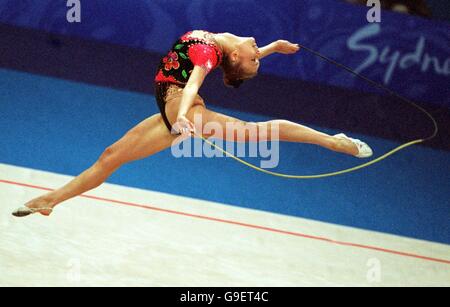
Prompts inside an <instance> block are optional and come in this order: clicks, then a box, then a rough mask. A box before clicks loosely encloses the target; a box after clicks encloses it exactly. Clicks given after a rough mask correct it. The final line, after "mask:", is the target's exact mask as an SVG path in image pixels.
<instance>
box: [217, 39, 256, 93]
mask: <svg viewBox="0 0 450 307" xmlns="http://www.w3.org/2000/svg"><path fill="white" fill-rule="evenodd" d="M221 35H222V36H221V38H222V39H225V40H226V41H225V42H226V44H224V45H223V47H224V48H223V61H222V64H221V68H222V70H223V73H224V75H223V81H224V83H225V85H227V86H231V87H234V88H238V87H239V86H240V85H241V84H242V82H244V81H245V80H248V79H251V78H253V77H255V76H256V75H257V74H258V70H259V66H260V62H259V56H260V51H259V49H258V45H257V43H256V40H255V38H254V37H239V36H236V35H233V34H230V33H223V34H221ZM222 42H223V41H222Z"/></svg>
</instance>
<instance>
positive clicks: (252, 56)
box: [237, 37, 260, 79]
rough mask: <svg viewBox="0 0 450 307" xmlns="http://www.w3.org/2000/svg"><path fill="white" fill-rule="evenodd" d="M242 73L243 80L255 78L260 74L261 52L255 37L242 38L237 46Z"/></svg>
mask: <svg viewBox="0 0 450 307" xmlns="http://www.w3.org/2000/svg"><path fill="white" fill-rule="evenodd" d="M237 51H238V61H239V65H240V68H241V69H240V73H241V76H242V78H243V79H250V78H253V77H254V76H256V75H257V74H258V69H259V66H260V63H259V56H260V51H259V49H258V45H257V44H256V40H255V38H254V37H240V38H239V43H238V44H237Z"/></svg>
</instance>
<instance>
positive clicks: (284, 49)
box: [276, 40, 300, 54]
mask: <svg viewBox="0 0 450 307" xmlns="http://www.w3.org/2000/svg"><path fill="white" fill-rule="evenodd" d="M299 50H300V46H299V45H298V44H293V43H291V42H288V41H286V40H278V41H277V42H276V51H277V52H278V53H282V54H293V53H296V52H297V51H299Z"/></svg>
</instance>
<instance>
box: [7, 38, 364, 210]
mask: <svg viewBox="0 0 450 307" xmlns="http://www.w3.org/2000/svg"><path fill="white" fill-rule="evenodd" d="M299 49H300V48H299V46H298V45H297V44H293V43H290V42H288V41H285V40H278V41H275V42H273V43H271V44H269V45H267V46H265V47H262V48H258V46H257V44H256V40H255V39H254V38H253V37H239V36H236V35H233V34H231V33H212V32H208V31H203V30H195V31H191V32H188V33H185V34H184V35H182V36H181V37H180V38H179V39H178V40H177V41H176V42H175V43H174V44H173V47H172V49H171V50H170V51H169V53H168V54H167V56H165V57H164V58H162V59H161V62H160V64H159V67H158V70H157V75H156V77H155V88H156V101H157V103H158V107H159V110H160V113H158V114H154V115H152V116H150V117H149V118H147V119H145V120H144V121H142V122H141V123H139V124H138V125H137V126H135V127H134V128H132V129H131V130H129V131H128V132H127V133H126V134H125V135H124V136H123V137H122V138H121V139H119V140H118V141H117V142H116V143H114V144H112V145H111V146H109V147H107V148H106V149H105V150H104V152H103V153H102V154H101V155H100V157H99V159H98V160H97V161H96V162H95V163H94V164H93V165H92V166H91V167H90V168H88V169H87V170H85V171H84V172H83V173H81V174H80V175H79V176H77V177H76V178H74V179H73V180H72V181H70V182H69V183H67V184H66V185H64V186H63V187H61V188H59V189H57V190H55V191H52V192H49V193H47V194H45V195H42V196H40V197H37V198H35V199H33V200H31V201H29V202H28V203H26V204H25V206H24V207H21V208H18V209H17V210H16V211H14V212H13V215H14V216H18V217H23V216H27V215H30V214H33V213H40V214H42V215H46V216H48V215H50V214H51V213H52V211H53V209H54V207H55V206H57V205H58V204H60V203H62V202H63V201H65V200H68V199H70V198H73V197H75V196H78V195H81V194H82V193H84V192H86V191H89V190H91V189H94V188H96V187H98V186H99V185H100V184H102V183H103V182H104V181H105V180H106V179H107V178H108V177H109V176H110V175H111V174H112V173H113V172H114V171H116V170H117V169H118V168H119V167H120V166H122V165H123V164H125V163H128V162H131V161H135V160H139V159H143V158H146V157H148V156H151V155H153V154H155V153H157V152H159V151H161V150H164V149H166V148H168V147H170V146H171V145H173V144H174V143H176V142H178V141H179V140H182V139H184V138H187V137H190V136H191V133H193V132H195V133H200V135H202V136H203V137H209V136H211V134H208V133H204V132H203V127H204V126H205V125H206V124H207V123H209V122H214V123H218V124H219V125H221V126H222V127H223V129H222V131H224V132H223V135H217V133H215V134H214V137H220V138H222V139H223V140H232V141H235V140H236V137H235V134H234V133H233V134H232V135H227V133H226V131H227V129H226V128H225V127H226V124H227V123H231V124H233V127H234V128H235V132H236V134H237V135H239V134H240V133H241V132H243V135H245V140H243V141H245V142H253V141H256V142H258V141H265V140H268V141H272V140H275V139H273V135H276V136H277V137H276V140H279V141H286V142H299V143H309V144H316V145H319V146H322V147H325V148H327V149H330V150H333V151H336V152H341V153H345V154H349V155H353V156H355V157H358V158H366V157H370V156H371V155H372V150H371V149H370V147H369V146H368V145H367V144H366V143H364V142H361V141H360V140H357V139H352V138H349V137H347V136H346V135H345V134H342V133H341V134H337V135H335V136H331V135H327V134H325V133H322V132H319V131H316V130H313V129H311V128H308V127H305V126H303V125H300V124H296V123H293V122H290V121H287V120H271V121H268V122H246V121H243V120H240V119H237V118H233V117H230V116H227V115H224V114H220V113H217V112H214V111H211V110H209V109H208V108H207V107H206V105H205V103H204V101H203V99H202V97H200V95H199V94H198V91H199V89H200V87H201V85H202V83H203V81H204V79H205V77H206V76H207V75H208V73H209V72H211V71H212V70H213V69H215V68H218V67H220V68H221V69H222V71H223V77H224V83H225V85H227V86H232V87H235V88H237V87H239V85H240V84H241V83H242V82H243V81H245V80H248V79H251V78H253V77H255V76H256V75H257V73H258V69H259V67H260V60H262V59H263V58H265V57H267V56H268V55H270V54H273V53H282V54H294V53H296V52H297V51H299ZM194 116H201V119H202V121H201V122H202V123H201V125H200V126H199V125H197V123H194ZM196 118H198V117H196ZM194 124H196V125H194ZM262 127H265V128H266V127H268V129H269V130H270V129H272V128H273V129H276V133H275V134H272V133H271V130H270V131H269V132H267V130H266V132H265V133H264V134H263V133H261V134H260V133H259V131H261V129H262ZM248 131H257V133H256V135H253V134H250V133H247V132H248ZM241 135H242V134H241Z"/></svg>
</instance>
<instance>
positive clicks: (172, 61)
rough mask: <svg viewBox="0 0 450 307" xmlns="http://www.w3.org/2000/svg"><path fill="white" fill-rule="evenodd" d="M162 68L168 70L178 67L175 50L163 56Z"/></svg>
mask: <svg viewBox="0 0 450 307" xmlns="http://www.w3.org/2000/svg"><path fill="white" fill-rule="evenodd" d="M163 63H164V69H165V70H167V71H169V70H171V69H172V68H173V69H178V68H179V67H180V62H178V54H177V53H176V52H172V51H171V52H169V54H168V55H167V56H166V57H164V58H163Z"/></svg>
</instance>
